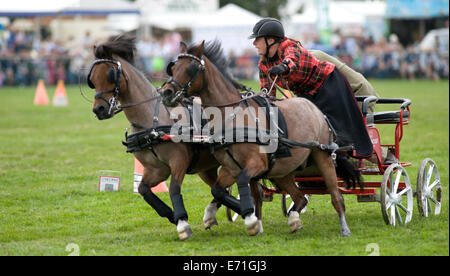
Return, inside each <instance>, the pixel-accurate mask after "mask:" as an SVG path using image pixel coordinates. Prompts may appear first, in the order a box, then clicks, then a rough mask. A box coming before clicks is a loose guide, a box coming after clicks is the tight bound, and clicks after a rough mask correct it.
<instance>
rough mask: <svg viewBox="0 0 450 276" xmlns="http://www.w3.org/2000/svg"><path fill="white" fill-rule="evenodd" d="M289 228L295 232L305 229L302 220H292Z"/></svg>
mask: <svg viewBox="0 0 450 276" xmlns="http://www.w3.org/2000/svg"><path fill="white" fill-rule="evenodd" d="M289 229H290V230H291V233H295V232H297V230H301V229H303V225H302V222H301V221H300V220H299V221H294V222H292V223H291V224H289Z"/></svg>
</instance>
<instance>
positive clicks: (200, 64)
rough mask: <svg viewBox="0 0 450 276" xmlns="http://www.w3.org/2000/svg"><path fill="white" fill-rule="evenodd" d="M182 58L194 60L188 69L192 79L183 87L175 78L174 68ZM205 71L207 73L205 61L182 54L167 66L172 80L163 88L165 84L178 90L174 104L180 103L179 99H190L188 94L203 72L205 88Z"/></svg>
mask: <svg viewBox="0 0 450 276" xmlns="http://www.w3.org/2000/svg"><path fill="white" fill-rule="evenodd" d="M180 58H189V59H192V61H191V63H190V64H189V66H188V68H187V74H188V75H189V76H190V77H191V79H190V80H189V81H188V82H187V83H186V84H185V85H183V84H182V83H181V82H180V81H178V80H176V79H174V78H173V72H172V67H173V66H174V65H175V64H176V62H177V61H178V60H179V59H180ZM204 71H205V61H204V60H203V59H201V58H198V57H196V56H194V55H190V54H180V55H178V57H177V59H176V60H174V61H171V62H170V63H169V64H168V65H167V74H168V75H169V76H170V78H169V79H168V80H167V82H166V83H164V84H163V85H162V86H161V87H163V86H164V85H165V84H170V85H172V86H173V87H174V88H175V89H178V90H177V91H176V92H175V96H174V97H173V98H172V100H171V101H172V102H173V103H175V102H177V101H178V99H179V98H180V97H188V94H187V93H188V90H189V89H190V88H191V86H192V84H193V83H194V82H195V81H196V80H197V78H198V76H199V74H200V73H201V72H203V86H205V74H204Z"/></svg>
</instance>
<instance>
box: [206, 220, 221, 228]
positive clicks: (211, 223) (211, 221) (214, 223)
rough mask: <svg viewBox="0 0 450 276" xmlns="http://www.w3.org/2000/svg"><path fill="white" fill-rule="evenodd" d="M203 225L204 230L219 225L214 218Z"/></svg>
mask: <svg viewBox="0 0 450 276" xmlns="http://www.w3.org/2000/svg"><path fill="white" fill-rule="evenodd" d="M204 224H205V229H206V230H209V229H211V228H213V226H215V225H219V223H218V222H217V220H216V219H215V218H214V219H209V220H207V221H205V222H204Z"/></svg>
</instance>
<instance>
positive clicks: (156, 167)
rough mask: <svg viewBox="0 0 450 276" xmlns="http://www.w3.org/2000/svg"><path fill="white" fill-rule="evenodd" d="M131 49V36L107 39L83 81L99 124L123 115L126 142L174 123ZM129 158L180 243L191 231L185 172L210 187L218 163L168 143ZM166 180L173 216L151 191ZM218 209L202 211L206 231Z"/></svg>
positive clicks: (200, 151)
mask: <svg viewBox="0 0 450 276" xmlns="http://www.w3.org/2000/svg"><path fill="white" fill-rule="evenodd" d="M135 49H136V46H135V39H134V37H130V36H126V35H120V36H115V37H111V38H110V39H109V40H108V41H107V42H105V43H103V44H100V45H97V46H94V55H95V57H96V58H97V60H96V61H95V62H94V63H93V64H92V67H91V70H90V72H89V74H88V80H87V81H88V84H89V86H90V87H91V88H95V90H96V95H95V101H94V104H93V108H92V111H93V112H94V113H95V114H96V116H97V117H98V119H100V120H104V119H109V118H112V117H113V116H114V114H116V113H118V112H119V111H122V110H123V112H124V114H125V116H126V117H127V119H128V121H129V122H130V124H131V130H130V136H129V137H131V136H133V134H136V133H139V132H142V131H145V130H149V129H154V128H156V127H157V126H170V125H173V124H174V121H173V120H172V119H171V118H170V114H169V112H170V111H169V109H167V108H166V107H165V106H164V105H162V103H161V99H160V96H159V94H158V93H157V91H156V88H155V87H154V86H153V85H152V84H151V83H150V82H149V81H148V80H147V79H146V78H145V77H144V75H143V74H142V73H141V72H139V71H138V70H136V69H135V68H134V66H133V59H134V52H135ZM118 102H120V104H121V106H119V105H118ZM127 140H128V139H127ZM133 153H134V155H135V157H136V158H137V159H138V160H139V161H140V162H141V163H142V164H143V166H144V175H143V177H142V182H141V183H140V185H139V193H140V194H141V195H142V197H143V198H144V200H145V201H146V202H147V203H148V204H149V205H150V206H151V207H153V208H154V209H155V211H156V212H157V213H158V214H159V215H160V216H161V217H166V218H167V219H168V220H169V221H170V222H171V223H173V224H175V225H177V231H178V234H179V238H180V239H181V240H184V239H187V238H189V237H190V236H191V235H192V231H191V228H190V226H189V224H188V223H187V220H188V215H187V211H186V210H185V208H184V204H183V198H182V196H181V183H182V182H183V179H184V176H185V174H186V173H187V171H188V169H189V173H190V174H195V173H198V175H199V176H200V178H201V179H202V180H203V181H204V182H205V183H207V184H208V185H210V186H211V187H212V185H213V184H214V183H215V182H216V179H217V169H218V167H219V164H218V162H217V161H216V160H215V159H214V157H213V156H212V155H211V154H210V152H209V149H208V148H204V147H199V146H197V145H191V144H186V143H173V142H170V141H167V142H160V143H156V144H152V145H150V146H148V147H146V148H143V149H139V150H136V151H133ZM170 175H171V176H172V178H171V181H170V188H169V194H170V199H171V202H172V206H173V211H172V209H171V208H170V207H169V206H167V205H166V204H165V203H164V202H163V201H162V200H160V199H159V198H158V197H157V196H156V195H155V194H154V193H153V192H152V191H151V189H150V188H152V187H154V186H156V185H158V184H159V183H160V182H162V181H164V180H166V179H167V178H168V177H169V176H170ZM230 181H232V180H231V179H230ZM231 184H232V183H231ZM231 184H229V185H231ZM219 207H220V204H219V203H218V202H217V201H216V200H213V201H212V202H211V204H210V205H208V206H207V208H206V209H205V216H204V217H203V222H204V224H205V228H206V229H209V228H210V227H212V226H213V225H215V224H217V221H216V218H215V214H216V212H217V209H218V208H219Z"/></svg>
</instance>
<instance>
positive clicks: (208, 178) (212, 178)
mask: <svg viewBox="0 0 450 276" xmlns="http://www.w3.org/2000/svg"><path fill="white" fill-rule="evenodd" d="M198 176H199V177H200V178H201V179H202V180H203V181H204V182H205V183H206V184H208V185H209V186H210V187H211V188H212V187H213V185H214V184H215V183H216V181H217V168H213V169H211V170H208V171H204V172H199V173H198ZM220 206H221V203H220V202H219V201H218V200H217V199H216V198H213V200H212V201H211V203H209V205H208V206H206V208H205V212H204V215H203V225H204V226H205V229H207V230H208V229H211V228H212V227H213V226H215V225H218V224H219V223H218V222H217V219H216V213H217V211H218V209H219V208H220Z"/></svg>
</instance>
